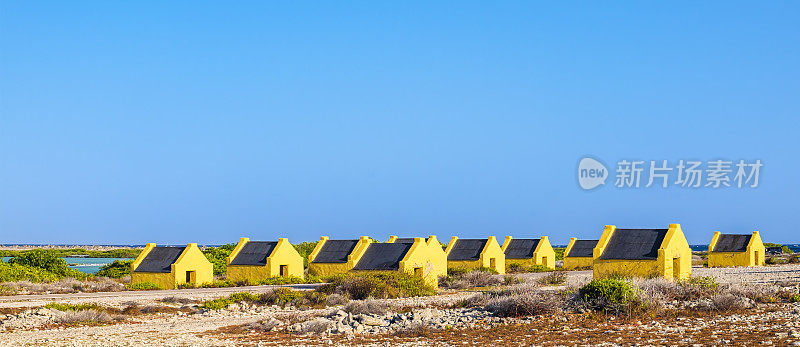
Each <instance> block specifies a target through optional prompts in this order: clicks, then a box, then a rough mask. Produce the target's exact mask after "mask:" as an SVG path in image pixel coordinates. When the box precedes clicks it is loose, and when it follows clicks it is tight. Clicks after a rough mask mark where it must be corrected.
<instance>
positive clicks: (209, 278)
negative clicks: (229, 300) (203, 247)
mask: <svg viewBox="0 0 800 347" xmlns="http://www.w3.org/2000/svg"><path fill="white" fill-rule="evenodd" d="M213 281H214V266H213V265H212V264H211V262H209V261H208V259H206V257H205V255H203V252H202V251H200V248H199V247H197V244H196V243H190V244H188V245H186V247H165V246H158V247H157V246H156V244H155V243H148V244H147V246H145V248H144V250H143V251H142V253H140V254H139V256H138V257H136V260H134V261H133V263H132V264H131V284H137V283H145V282H149V283H154V284H156V285H158V286H159V287H161V288H163V289H175V288H177V287H178V285H179V284H184V283H190V284H192V285H200V284H203V283H211V282H213Z"/></svg>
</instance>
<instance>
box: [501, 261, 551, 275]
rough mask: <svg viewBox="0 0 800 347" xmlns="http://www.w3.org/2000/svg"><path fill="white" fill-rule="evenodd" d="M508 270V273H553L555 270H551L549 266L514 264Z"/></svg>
mask: <svg viewBox="0 0 800 347" xmlns="http://www.w3.org/2000/svg"><path fill="white" fill-rule="evenodd" d="M507 268H508V272H511V273H527V272H550V271H553V269H551V268H549V267H547V266H544V265H538V264H535V265H531V266H525V265H522V264H513V263H512V264H509V265H508V267H507Z"/></svg>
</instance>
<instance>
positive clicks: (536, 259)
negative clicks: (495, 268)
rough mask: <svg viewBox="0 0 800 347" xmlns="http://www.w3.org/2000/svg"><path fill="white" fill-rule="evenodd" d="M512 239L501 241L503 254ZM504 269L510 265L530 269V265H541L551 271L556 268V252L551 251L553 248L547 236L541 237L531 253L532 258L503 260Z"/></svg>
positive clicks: (507, 237) (508, 237) (507, 238)
mask: <svg viewBox="0 0 800 347" xmlns="http://www.w3.org/2000/svg"><path fill="white" fill-rule="evenodd" d="M511 240H512V237H511V236H506V239H505V241H503V246H502V247H500V248H501V249H502V251H503V254H505V252H506V249H507V248H508V246H509V243H511ZM505 264H506V269H507V268H508V267H509V266H511V265H512V264H516V265H520V266H524V267H531V266H532V265H542V266H546V267H548V268H551V269H555V268H556V252H555V251H554V250H553V246H552V245H550V239H549V238H548V237H547V236H542V238H541V239H540V240H539V244H538V245H536V249H535V250H534V251H533V256H531V258H530V259H510V258H506V259H505Z"/></svg>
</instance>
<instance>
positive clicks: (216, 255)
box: [203, 243, 236, 276]
mask: <svg viewBox="0 0 800 347" xmlns="http://www.w3.org/2000/svg"><path fill="white" fill-rule="evenodd" d="M234 248H236V245H235V244H232V243H230V244H227V245H222V246H219V247H207V248H206V249H204V250H203V254H204V255H205V256H206V258H207V259H208V261H210V262H211V264H214V276H222V275H224V274H226V273H228V261H227V259H228V256H230V255H231V252H233V249H234Z"/></svg>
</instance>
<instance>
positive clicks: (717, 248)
mask: <svg viewBox="0 0 800 347" xmlns="http://www.w3.org/2000/svg"><path fill="white" fill-rule="evenodd" d="M751 237H753V235H752V234H750V235H737V234H721V235H719V239H718V240H717V244H716V245H714V249H713V250H712V252H745V251H747V244H748V243H750V238H751Z"/></svg>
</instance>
